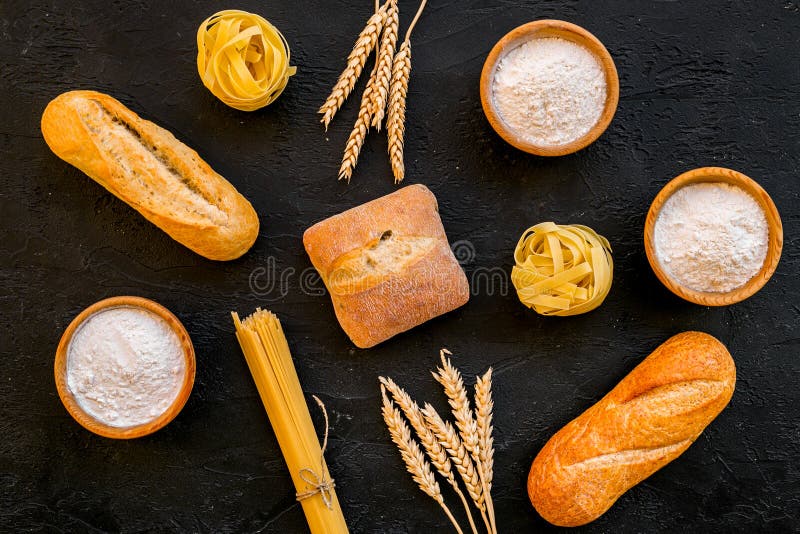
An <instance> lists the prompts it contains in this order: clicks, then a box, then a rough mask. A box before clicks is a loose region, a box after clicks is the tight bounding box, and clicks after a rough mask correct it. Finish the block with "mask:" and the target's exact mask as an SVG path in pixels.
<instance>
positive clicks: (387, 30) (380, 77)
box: [371, 0, 400, 131]
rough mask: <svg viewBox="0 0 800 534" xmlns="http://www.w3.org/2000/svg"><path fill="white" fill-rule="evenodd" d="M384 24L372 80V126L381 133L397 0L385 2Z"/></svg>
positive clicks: (397, 21)
mask: <svg viewBox="0 0 800 534" xmlns="http://www.w3.org/2000/svg"><path fill="white" fill-rule="evenodd" d="M386 3H387V4H388V8H387V9H386V22H385V23H384V25H383V33H382V34H381V43H380V46H379V48H378V59H377V62H378V63H377V67H376V68H377V74H376V76H375V78H374V79H373V80H372V82H373V86H372V96H371V98H372V109H371V114H372V122H371V124H372V126H373V127H374V128H376V129H377V130H378V131H381V124H382V123H383V117H384V115H385V113H386V100H387V98H388V96H389V84H390V82H391V78H392V60H393V59H394V51H395V47H396V46H397V31H398V28H399V26H400V11H399V9H398V8H397V0H387V2H386Z"/></svg>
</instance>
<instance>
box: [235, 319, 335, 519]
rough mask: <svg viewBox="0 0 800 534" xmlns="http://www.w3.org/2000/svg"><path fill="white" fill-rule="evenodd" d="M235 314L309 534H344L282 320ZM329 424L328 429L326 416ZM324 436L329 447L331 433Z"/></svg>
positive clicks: (237, 330)
mask: <svg viewBox="0 0 800 534" xmlns="http://www.w3.org/2000/svg"><path fill="white" fill-rule="evenodd" d="M232 315H233V322H234V324H235V325H236V338H237V339H238V340H239V345H241V347H242V352H244V357H245V359H246V360H247V366H248V367H249V368H250V373H251V374H252V375H253V380H254V381H255V383H256V387H257V388H258V393H259V395H260V396H261V401H262V402H263V403H264V408H266V410H267V415H268V416H269V421H270V423H271V424H272V428H273V430H274V431H275V436H276V437H277V438H278V445H280V447H281V452H282V453H283V457H284V459H285V460H286V465H287V466H288V468H289V472H290V473H291V475H292V481H293V482H294V485H295V489H296V491H297V493H296V496H297V500H298V501H300V504H301V505H302V506H303V512H304V513H305V515H306V521H308V527H309V530H310V531H311V533H312V534H323V533H324V534H346V533H347V532H348V530H347V524H346V523H345V521H344V516H343V515H342V509H341V507H340V506H339V500H338V498H337V497H336V491H335V490H334V484H333V479H331V475H330V473H329V472H328V467H327V465H326V464H325V459H324V457H323V447H320V444H319V439H318V438H317V433H316V431H315V430H314V424H313V422H312V421H311V415H310V414H309V413H308V405H307V404H306V400H305V397H304V396H303V390H302V389H301V387H300V380H299V379H298V378H297V372H296V371H295V368H294V363H292V355H291V354H290V353H289V345H288V343H287V342H286V337H285V336H284V335H283V329H282V328H281V323H280V321H279V320H278V318H277V317H276V316H275V315H274V314H272V313H270V312H268V311H266V310H261V309H260V308H259V309H257V310H256V312H255V313H253V314H252V315H251V316H249V317H247V318H245V320H244V321H240V320H239V315H238V314H236V313H233V314H232ZM316 400H317V402H318V403H319V404H320V406H322V403H321V402H320V401H319V399H316ZM323 408H324V407H323ZM325 420H326V425H327V414H326V417H325ZM325 436H326V438H325V441H326V442H327V429H326V433H325Z"/></svg>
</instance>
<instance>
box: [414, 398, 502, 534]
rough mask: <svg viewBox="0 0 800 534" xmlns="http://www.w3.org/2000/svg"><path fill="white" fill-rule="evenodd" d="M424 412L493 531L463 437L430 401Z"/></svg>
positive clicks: (475, 470)
mask: <svg viewBox="0 0 800 534" xmlns="http://www.w3.org/2000/svg"><path fill="white" fill-rule="evenodd" d="M422 413H423V415H424V416H425V421H427V423H428V428H430V429H431V431H432V432H433V433H434V434H435V435H436V438H437V439H438V440H439V443H441V444H442V446H443V447H444V448H445V449H446V450H447V453H448V454H449V455H450V460H451V461H452V462H453V464H454V465H455V466H456V470H457V471H458V474H459V475H461V479H462V480H463V481H464V485H465V486H466V487H467V493H469V496H470V498H471V499H472V501H473V502H474V503H475V506H476V507H477V508H478V510H479V511H480V513H481V517H482V518H483V522H484V524H485V525H486V529H487V530H488V531H489V532H493V531H492V527H491V525H490V523H489V520H488V519H487V517H486V503H485V502H484V499H483V488H482V485H481V478H480V476H479V474H478V471H477V469H476V468H475V464H474V463H473V461H472V457H471V456H470V454H469V452H468V451H467V448H466V447H464V443H462V441H461V439H460V438H459V437H458V432H457V431H456V429H455V428H453V425H451V424H450V422H449V421H444V420H443V419H442V418H441V416H440V415H439V413H438V412H437V411H436V408H434V407H433V406H431V405H430V404H429V403H427V402H426V403H425V407H424V408H423V409H422Z"/></svg>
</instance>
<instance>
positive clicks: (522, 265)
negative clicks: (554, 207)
mask: <svg viewBox="0 0 800 534" xmlns="http://www.w3.org/2000/svg"><path fill="white" fill-rule="evenodd" d="M514 263H515V265H514V268H513V269H512V270H511V282H512V283H513V284H514V287H515V288H516V289H517V296H518V297H519V300H520V301H521V302H522V303H523V304H525V305H526V306H528V307H530V308H533V309H534V310H536V312H537V313H540V314H542V315H561V316H566V315H578V314H581V313H586V312H588V311H591V310H593V309H595V308H596V307H598V306H599V305H600V304H601V303H602V302H603V300H605V298H606V295H608V292H609V290H610V289H611V281H612V277H613V274H614V262H613V260H612V259H611V246H610V245H609V243H608V240H607V239H606V238H605V237H603V236H600V235H598V234H597V233H596V232H595V231H594V230H592V229H591V228H589V227H587V226H582V225H580V224H567V225H559V224H555V223H552V222H544V223H540V224H537V225H536V226H532V227H531V228H528V229H527V230H525V232H524V233H523V234H522V237H521V238H520V240H519V243H517V248H516V249H515V250H514Z"/></svg>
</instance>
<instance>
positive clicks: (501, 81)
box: [492, 37, 607, 146]
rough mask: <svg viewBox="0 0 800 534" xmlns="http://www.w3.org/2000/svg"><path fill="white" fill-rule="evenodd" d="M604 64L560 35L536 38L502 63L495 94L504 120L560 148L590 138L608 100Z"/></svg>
mask: <svg viewBox="0 0 800 534" xmlns="http://www.w3.org/2000/svg"><path fill="white" fill-rule="evenodd" d="M606 91H607V88H606V77H605V73H604V71H603V67H602V65H601V63H600V61H599V60H598V59H597V58H596V57H595V56H594V55H593V54H592V53H591V52H590V51H589V50H588V49H587V48H585V47H583V46H581V45H578V44H576V43H573V42H572V41H567V40H566V39H561V38H558V37H546V38H541V39H531V40H530V41H527V42H525V43H523V44H522V45H520V46H518V47H517V48H515V49H513V50H511V51H510V52H508V53H507V54H506V55H505V57H503V59H501V60H500V62H499V63H498V65H497V71H496V72H495V74H494V81H493V85H492V92H493V95H494V103H495V106H496V107H497V111H498V112H499V114H500V116H501V117H502V118H503V121H504V122H505V123H506V124H507V125H508V126H509V127H510V128H511V129H512V130H514V131H516V132H517V133H518V134H519V135H521V136H522V137H523V138H524V139H525V140H526V141H528V142H529V143H533V144H536V145H539V146H558V145H564V144H567V143H570V142H572V141H575V140H576V139H579V138H581V137H583V136H584V135H586V134H587V133H588V132H589V130H591V129H592V127H593V126H594V125H595V124H597V121H598V120H600V116H601V115H602V114H603V108H604V107H605V101H606Z"/></svg>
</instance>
